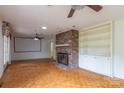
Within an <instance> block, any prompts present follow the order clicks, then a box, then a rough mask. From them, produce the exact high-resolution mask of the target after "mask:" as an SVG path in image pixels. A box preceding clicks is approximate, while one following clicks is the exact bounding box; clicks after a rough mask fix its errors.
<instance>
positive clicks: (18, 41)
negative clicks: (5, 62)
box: [14, 38, 41, 52]
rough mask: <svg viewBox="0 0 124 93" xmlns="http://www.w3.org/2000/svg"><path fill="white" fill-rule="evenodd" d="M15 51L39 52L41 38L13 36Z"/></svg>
mask: <svg viewBox="0 0 124 93" xmlns="http://www.w3.org/2000/svg"><path fill="white" fill-rule="evenodd" d="M14 41H15V42H14V46H15V52H40V51H41V40H34V39H32V38H15V39H14Z"/></svg>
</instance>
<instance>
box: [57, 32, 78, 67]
mask: <svg viewBox="0 0 124 93" xmlns="http://www.w3.org/2000/svg"><path fill="white" fill-rule="evenodd" d="M78 37H79V34H78V31H77V30H69V31H66V32H62V33H59V34H57V35H56V57H57V62H58V63H59V64H64V63H66V61H68V62H67V63H66V65H67V66H68V67H71V68H75V67H78ZM60 54H66V55H67V57H68V58H67V59H66V57H64V56H62V60H63V62H61V61H62V60H60V59H61V58H60ZM58 58H60V59H59V60H58ZM64 58H65V59H64ZM64 61H65V62H64Z"/></svg>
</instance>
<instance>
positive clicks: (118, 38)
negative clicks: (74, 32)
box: [113, 20, 124, 79]
mask: <svg viewBox="0 0 124 93" xmlns="http://www.w3.org/2000/svg"><path fill="white" fill-rule="evenodd" d="M113 61H114V76H115V77H118V78H122V79H124V20H118V21H115V22H114V60H113Z"/></svg>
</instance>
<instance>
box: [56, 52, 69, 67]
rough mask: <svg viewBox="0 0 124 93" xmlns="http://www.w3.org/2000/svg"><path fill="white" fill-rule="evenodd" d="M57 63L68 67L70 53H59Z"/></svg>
mask: <svg viewBox="0 0 124 93" xmlns="http://www.w3.org/2000/svg"><path fill="white" fill-rule="evenodd" d="M57 62H58V63H61V64H64V65H68V53H57Z"/></svg>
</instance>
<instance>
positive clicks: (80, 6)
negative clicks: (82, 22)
mask: <svg viewBox="0 0 124 93" xmlns="http://www.w3.org/2000/svg"><path fill="white" fill-rule="evenodd" d="M85 6H88V7H89V8H91V9H93V10H94V11H96V12H99V11H100V10H101V9H102V8H103V7H102V6H100V5H72V6H71V10H70V12H69V14H68V16H67V17H68V18H70V17H72V16H73V14H74V12H75V10H80V9H83V8H84V7H85Z"/></svg>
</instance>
